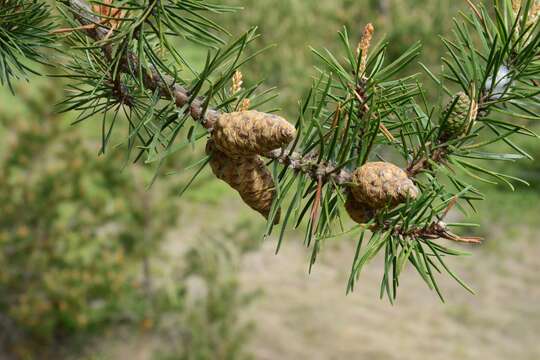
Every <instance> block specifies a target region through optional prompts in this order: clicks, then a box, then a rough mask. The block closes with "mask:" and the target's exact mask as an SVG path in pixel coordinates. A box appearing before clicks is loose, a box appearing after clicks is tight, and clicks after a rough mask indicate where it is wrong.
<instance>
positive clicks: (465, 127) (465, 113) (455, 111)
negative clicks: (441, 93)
mask: <svg viewBox="0 0 540 360" xmlns="http://www.w3.org/2000/svg"><path fill="white" fill-rule="evenodd" d="M456 99H457V100H456ZM454 102H455V105H454V107H452V104H454ZM477 110H478V107H477V105H476V103H471V99H470V98H469V96H468V95H467V94H465V93H464V92H463V91H460V92H459V93H457V94H456V95H454V97H453V98H452V100H450V102H449V103H448V105H446V109H445V110H444V111H443V114H442V118H441V122H443V121H444V119H445V118H446V117H447V116H448V118H447V119H446V121H444V124H442V128H441V140H443V141H447V140H450V139H456V138H459V137H460V136H462V135H465V134H466V133H467V132H468V131H469V129H470V127H471V125H472V123H473V122H474V120H475V119H476V115H477ZM449 111H451V113H450V114H449V115H448V112H449Z"/></svg>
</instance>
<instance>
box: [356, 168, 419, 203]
mask: <svg viewBox="0 0 540 360" xmlns="http://www.w3.org/2000/svg"><path fill="white" fill-rule="evenodd" d="M352 182H353V185H352V186H351V191H352V194H353V196H354V198H355V199H356V201H358V202H360V203H364V204H368V205H369V206H370V207H371V208H374V209H380V208H382V207H384V206H385V205H386V204H387V203H389V204H390V205H397V204H399V203H401V202H404V201H405V200H406V199H407V197H410V198H413V199H415V198H416V197H417V196H418V188H417V187H416V186H415V185H414V183H413V182H412V181H411V179H409V177H408V176H407V173H406V172H405V171H403V170H402V169H400V168H399V167H397V166H396V165H394V164H390V163H386V162H369V163H366V164H364V165H362V166H361V167H359V168H358V169H356V170H355V171H354V173H353V175H352Z"/></svg>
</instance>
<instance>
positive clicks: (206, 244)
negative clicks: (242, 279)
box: [158, 236, 257, 360]
mask: <svg viewBox="0 0 540 360" xmlns="http://www.w3.org/2000/svg"><path fill="white" fill-rule="evenodd" d="M252 239H253V238H252ZM246 250H247V249H246V248H244V247H243V245H242V244H238V243H237V241H236V239H235V238H228V237H226V236H222V237H220V238H219V239H216V238H213V237H211V236H210V237H208V238H205V239H204V241H201V242H200V243H199V244H197V245H196V246H194V247H193V248H191V249H190V250H189V251H188V252H187V253H186V255H185V257H184V262H183V267H184V269H185V270H184V272H183V275H182V277H181V282H182V283H184V284H185V285H186V286H185V293H184V296H185V308H184V309H183V311H182V312H178V313H177V315H178V317H177V318H176V319H175V321H174V322H172V323H169V324H167V325H166V326H165V327H164V331H165V332H166V333H167V337H168V338H172V339H174V340H173V341H171V342H170V343H169V348H166V349H165V350H163V351H161V352H160V353H159V354H158V358H159V359H162V360H176V359H179V360H188V359H200V360H206V359H208V360H210V359H224V360H225V359H230V360H233V359H234V360H237V359H240V360H242V359H250V358H251V356H250V353H249V351H248V350H247V348H246V345H247V343H248V341H249V338H250V334H251V333H252V330H253V324H252V323H251V322H247V321H246V320H245V319H243V318H242V317H241V315H242V313H243V312H244V311H245V309H246V307H247V306H248V305H249V304H250V303H251V302H252V301H253V300H254V298H255V297H256V295H257V292H250V293H244V292H242V290H241V287H240V283H239V278H238V271H239V267H238V266H239V263H240V260H241V255H242V252H243V251H246Z"/></svg>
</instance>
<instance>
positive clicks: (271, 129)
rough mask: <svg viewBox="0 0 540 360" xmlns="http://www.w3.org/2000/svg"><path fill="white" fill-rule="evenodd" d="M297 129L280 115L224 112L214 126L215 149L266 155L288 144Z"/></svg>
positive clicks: (243, 154) (229, 153)
mask: <svg viewBox="0 0 540 360" xmlns="http://www.w3.org/2000/svg"><path fill="white" fill-rule="evenodd" d="M295 136H296V129H295V128H294V126H293V125H291V124H290V123H289V122H288V121H287V120H285V119H283V118H282V117H279V116H277V115H272V114H266V113H262V112H258V111H255V110H250V111H241V112H233V113H225V114H223V115H221V116H220V117H219V118H218V120H217V121H216V123H215V124H214V130H213V132H212V139H213V140H214V143H215V145H216V147H217V148H218V149H219V150H221V151H223V152H224V153H226V154H228V155H231V156H247V155H255V154H259V155H264V154H266V153H268V152H270V151H272V150H275V149H278V148H280V147H284V146H286V145H288V144H289V143H290V142H291V141H292V140H293V139H294V137H295Z"/></svg>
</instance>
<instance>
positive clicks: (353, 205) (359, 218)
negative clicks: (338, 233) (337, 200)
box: [345, 193, 375, 224]
mask: <svg viewBox="0 0 540 360" xmlns="http://www.w3.org/2000/svg"><path fill="white" fill-rule="evenodd" d="M345 210H347V214H349V216H350V217H351V219H353V221H355V222H357V223H359V224H365V223H367V222H369V220H371V218H373V216H374V213H375V211H374V210H373V209H372V208H370V207H369V206H367V205H366V204H363V203H361V202H358V201H356V199H355V198H354V196H353V195H352V194H350V193H349V194H348V195H347V201H345Z"/></svg>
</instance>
